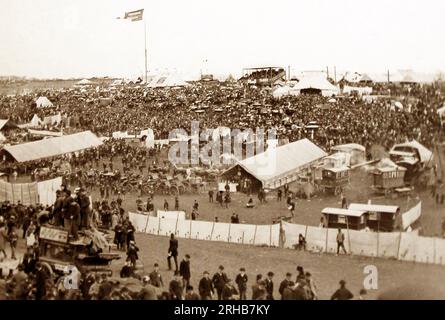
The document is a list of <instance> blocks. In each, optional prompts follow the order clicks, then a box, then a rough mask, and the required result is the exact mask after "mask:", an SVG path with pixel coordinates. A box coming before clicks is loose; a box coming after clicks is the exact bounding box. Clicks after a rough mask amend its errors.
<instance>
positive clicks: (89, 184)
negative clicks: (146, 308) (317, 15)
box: [0, 83, 443, 300]
mask: <svg viewBox="0 0 445 320" xmlns="http://www.w3.org/2000/svg"><path fill="white" fill-rule="evenodd" d="M376 89H377V91H378V92H380V93H381V92H390V93H391V95H392V96H394V97H397V99H398V100H400V101H401V102H402V103H403V104H405V105H409V109H410V110H409V111H407V110H398V109H393V108H392V106H391V103H390V102H388V101H387V100H378V99H377V100H375V101H373V102H366V101H363V100H362V99H361V98H360V97H358V96H343V97H338V98H337V99H336V101H335V102H329V101H328V100H329V98H327V97H321V96H314V95H301V96H298V97H294V96H292V97H291V96H289V97H283V98H282V99H274V98H273V97H272V95H271V93H270V90H265V89H261V88H255V89H252V88H250V89H247V88H245V87H242V86H239V85H237V84H233V83H230V84H214V83H212V84H209V85H202V84H193V85H190V86H187V87H182V88H176V89H168V88H167V89H166V88H157V89H148V88H144V87H143V86H141V85H137V86H124V87H120V88H114V89H109V88H101V89H99V90H94V91H87V92H85V91H82V90H78V89H68V90H63V91H47V92H40V93H38V94H37V96H40V95H45V96H47V97H48V98H49V99H50V100H51V101H52V102H53V104H54V105H55V106H56V107H55V108H41V109H40V108H39V109H37V108H36V106H35V104H34V101H35V97H36V95H35V94H32V95H31V94H27V95H22V96H19V95H16V96H0V118H9V119H10V120H12V121H14V122H16V123H18V124H23V123H27V122H29V121H30V120H31V118H32V117H33V115H34V114H37V115H39V116H40V117H44V116H48V115H51V114H54V113H55V112H60V113H62V114H63V115H64V117H67V118H71V119H72V121H70V123H71V124H72V126H73V128H69V130H92V131H93V132H95V133H96V134H97V135H98V136H108V137H109V136H111V134H112V132H115V131H128V130H142V129H146V128H151V129H153V131H154V135H155V137H156V138H157V139H164V138H167V137H168V135H169V133H170V132H171V130H173V129H177V128H184V129H186V130H187V131H188V130H189V128H190V125H191V121H194V120H198V121H200V127H201V128H218V127H222V126H223V127H229V128H239V129H246V128H256V127H258V128H275V129H276V130H277V133H278V138H283V139H288V140H289V141H290V142H291V141H295V140H298V139H301V138H304V137H308V138H310V139H311V140H313V141H314V142H315V143H316V144H317V145H319V146H321V147H323V148H325V149H326V150H327V151H329V148H330V147H332V146H333V145H337V144H342V143H350V142H351V143H360V144H362V145H364V146H365V147H366V148H367V150H368V149H369V147H370V146H372V145H373V144H379V145H382V146H383V147H385V148H387V149H388V148H390V147H391V146H392V145H393V144H394V143H397V142H401V141H404V140H405V139H408V138H415V139H417V140H418V141H419V142H421V143H422V144H424V145H426V146H429V147H431V146H432V144H433V143H435V142H436V141H438V140H440V139H443V130H442V124H441V122H440V119H439V117H438V116H437V113H436V108H437V106H438V105H440V104H441V103H442V102H443V92H442V90H440V89H439V88H438V87H436V86H435V85H422V86H420V85H411V86H410V87H409V90H408V89H407V88H406V87H400V86H394V85H386V86H385V85H380V86H379V87H377V88H376ZM400 96H403V97H404V98H400ZM104 99H109V101H110V102H109V103H104ZM191 107H193V108H191ZM196 110H200V111H203V110H204V112H196ZM364 119H366V121H364ZM314 121H315V122H316V123H317V126H316V127H317V128H316V129H309V128H306V125H307V124H308V123H310V122H314ZM60 126H61V127H63V126H65V124H60ZM68 132H69V131H68ZM159 152H160V151H159V150H156V149H153V150H148V149H147V148H144V147H141V146H140V145H136V144H129V143H126V142H125V141H124V140H116V139H108V140H107V141H106V142H105V143H104V144H103V145H102V146H100V147H97V148H94V149H91V150H86V151H84V152H82V153H80V154H78V155H70V156H69V157H68V156H61V157H58V158H53V159H49V160H48V159H42V160H37V161H32V162H28V163H6V162H2V163H1V165H0V170H1V171H2V172H6V173H7V174H8V175H11V176H13V177H17V176H20V175H27V176H30V177H31V179H32V180H33V181H40V180H43V179H47V178H51V177H55V176H60V175H62V176H63V177H64V185H65V186H74V185H76V186H79V187H78V188H76V189H75V190H74V191H73V192H71V191H70V190H69V189H68V188H66V187H64V188H62V189H61V190H59V191H58V193H57V200H56V202H55V203H54V205H52V206H39V205H31V206H25V205H22V204H20V203H17V204H13V203H9V202H7V201H6V202H4V203H3V204H2V206H1V208H0V258H1V259H2V260H4V259H5V258H7V256H6V247H9V248H10V249H9V250H10V252H11V257H10V258H11V259H12V260H17V255H16V251H17V246H18V243H19V242H20V241H22V240H21V238H23V239H24V240H23V241H24V242H25V247H26V253H25V254H24V256H23V258H21V259H20V261H19V263H18V266H17V270H8V271H6V270H1V269H0V277H2V278H6V280H4V279H0V296H1V295H2V294H3V295H5V296H6V297H7V298H10V299H47V300H51V299H98V300H107V299H111V300H112V299H174V300H209V299H219V300H235V299H240V300H245V299H248V298H251V299H253V300H273V299H282V300H315V299H318V298H319V295H318V289H317V285H316V284H315V280H314V278H313V276H312V275H311V273H310V272H307V271H305V270H304V269H303V267H301V266H299V267H298V268H297V273H298V275H297V276H296V279H295V280H294V278H293V275H292V274H291V273H287V274H286V275H285V277H284V279H283V280H282V281H280V284H279V290H278V292H279V296H276V291H275V290H274V281H275V275H274V273H273V271H269V272H268V273H267V274H266V275H265V276H264V275H262V274H258V275H256V277H255V280H254V281H251V282H249V279H250V278H249V275H248V274H247V271H246V269H245V268H240V269H239V273H238V274H236V275H233V279H232V278H231V277H229V276H228V275H227V274H226V273H225V272H224V266H222V265H221V266H220V267H219V268H218V270H217V271H216V272H215V273H214V274H213V275H212V276H211V274H210V272H208V271H206V272H204V273H203V274H202V278H201V279H200V281H199V286H198V287H197V288H196V289H195V288H194V287H193V286H192V285H191V281H190V280H191V257H190V255H188V254H186V255H184V258H183V260H182V261H180V262H178V246H179V244H178V240H177V239H175V237H174V235H172V236H171V239H170V246H169V250H168V258H167V263H168V267H169V269H173V268H172V267H173V266H172V260H173V262H174V265H175V266H174V267H175V270H172V271H171V272H173V279H172V280H171V281H170V282H169V283H168V285H167V283H164V281H163V279H162V276H161V274H160V272H159V265H158V264H155V265H154V267H153V268H154V269H153V271H152V272H151V273H150V274H149V275H146V274H140V270H138V265H137V262H138V260H139V255H140V252H139V248H138V246H137V245H136V240H135V236H134V233H135V228H134V226H132V224H131V222H130V221H129V218H128V214H127V212H126V210H125V209H124V207H123V199H124V197H125V194H126V193H127V192H137V193H138V195H139V198H140V197H142V196H148V200H147V203H146V208H143V209H146V211H152V210H153V207H152V206H153V205H152V202H151V200H150V198H152V197H153V194H152V193H153V192H154V191H156V189H157V188H159V185H157V184H156V183H151V182H154V181H155V180H156V179H158V178H159V177H158V178H155V175H156V176H159V175H160V176H161V177H162V176H164V177H166V176H167V175H171V176H173V175H174V174H175V172H174V170H175V168H174V167H173V166H172V165H171V164H170V163H165V162H164V163H163V162H162V161H160V160H159V158H160V157H159ZM117 159H119V160H120V161H121V164H122V165H121V166H119V167H120V168H116V164H115V163H116V160H117ZM148 185H150V186H151V188H149V187H147V188H146V189H145V187H146V186H148ZM228 187H229V186H228V184H227V185H226V188H225V191H220V192H219V191H218V192H217V193H216V194H214V193H213V190H210V191H209V193H208V196H209V202H213V198H214V196H215V200H216V202H217V203H219V205H220V206H225V207H226V208H228V204H229V203H230V202H231V199H230V192H229V190H227V188H228ZM89 192H99V194H100V197H98V198H100V200H95V201H92V200H91V199H90V198H89V196H88V193H89ZM280 192H281V190H280ZM284 196H285V197H287V196H288V193H287V191H286V190H285V192H284ZM279 199H280V200H281V193H280V194H279ZM139 200H140V199H139ZM259 201H260V202H265V201H266V195H265V193H264V194H262V193H260V194H259ZM140 202H142V201H140ZM165 202H166V201H165ZM287 205H288V207H289V210H290V211H291V214H292V215H293V212H294V209H295V203H293V202H292V201H289V199H288V201H287ZM150 206H151V207H150ZM246 206H247V207H251V208H253V207H254V204H253V199H252V198H250V199H249V202H248V203H247V205H246ZM342 206H343V204H342ZM164 208H165V209H168V203H166V204H164ZM178 208H179V200H178V198H176V200H175V209H178ZM198 216H199V210H198V204H197V202H195V205H194V206H193V211H192V219H197V217H198ZM231 221H232V222H233V223H239V217H238V215H237V214H236V213H234V214H233V215H232V217H231ZM45 224H51V225H53V226H56V227H60V228H65V229H66V230H67V231H68V233H69V237H70V239H71V240H73V241H76V240H77V239H78V238H79V231H80V230H82V229H84V230H85V229H87V228H90V227H93V228H98V227H101V228H103V229H104V230H108V231H112V234H113V239H112V242H113V243H114V244H115V245H116V249H117V250H118V251H123V252H125V254H126V262H125V265H124V266H123V267H122V269H121V271H120V276H121V278H122V279H124V278H132V279H135V281H137V282H138V283H139V284H140V286H141V289H140V290H138V292H131V290H129V288H128V287H126V286H122V285H116V283H115V282H113V281H112V280H111V279H109V278H108V276H107V275H105V274H102V275H96V276H95V275H91V274H89V275H85V274H84V275H82V277H81V278H80V279H79V281H80V282H79V287H78V288H76V289H72V288H66V286H64V285H63V284H64V280H63V279H64V277H69V276H70V275H68V274H65V275H63V276H62V277H59V278H55V277H53V276H51V275H50V274H48V270H46V269H45V267H44V266H43V265H42V263H40V261H39V254H40V253H39V231H40V228H41V226H42V225H45ZM343 241H344V236H342V234H341V230H339V234H338V235H337V244H338V250H337V253H339V251H340V249H342V250H343V251H344V252H345V253H346V250H345V248H344V245H343ZM299 246H300V247H301V248H304V246H305V240H304V238H303V239H300V238H299ZM5 272H6V274H5ZM280 280H281V279H280ZM249 285H251V289H252V296H251V297H247V288H248V286H249ZM365 294H366V291H365V290H362V291H360V293H359V294H358V296H359V299H362V298H364V296H365ZM353 297H354V294H352V293H351V292H350V291H349V290H348V289H347V288H346V283H345V281H344V280H342V281H340V288H339V289H338V290H337V291H335V292H334V293H333V295H332V297H331V298H332V299H338V300H346V299H352V298H353Z"/></svg>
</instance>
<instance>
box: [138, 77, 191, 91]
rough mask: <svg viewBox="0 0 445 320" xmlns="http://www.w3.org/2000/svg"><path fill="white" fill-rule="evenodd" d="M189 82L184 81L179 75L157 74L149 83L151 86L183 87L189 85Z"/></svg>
mask: <svg viewBox="0 0 445 320" xmlns="http://www.w3.org/2000/svg"><path fill="white" fill-rule="evenodd" d="M187 85H188V83H187V82H185V81H184V79H183V78H182V77H180V76H179V75H174V74H169V75H160V76H155V77H153V79H152V80H151V81H150V82H149V83H148V85H147V86H148V87H149V88H164V87H183V86H187Z"/></svg>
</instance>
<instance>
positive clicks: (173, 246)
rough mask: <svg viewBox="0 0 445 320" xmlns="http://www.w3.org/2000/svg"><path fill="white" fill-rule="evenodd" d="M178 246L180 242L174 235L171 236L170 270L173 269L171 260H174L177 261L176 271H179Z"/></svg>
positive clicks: (169, 250)
mask: <svg viewBox="0 0 445 320" xmlns="http://www.w3.org/2000/svg"><path fill="white" fill-rule="evenodd" d="M178 245H179V244H178V240H177V239H175V235H174V234H173V233H172V234H171V235H170V245H169V247H168V258H167V262H168V270H171V269H172V266H171V262H170V259H171V258H173V260H174V261H175V267H176V269H175V270H176V271H178Z"/></svg>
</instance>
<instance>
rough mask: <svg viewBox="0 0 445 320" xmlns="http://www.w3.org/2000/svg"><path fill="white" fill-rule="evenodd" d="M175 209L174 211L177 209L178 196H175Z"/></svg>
mask: <svg viewBox="0 0 445 320" xmlns="http://www.w3.org/2000/svg"><path fill="white" fill-rule="evenodd" d="M175 210H176V211H178V210H179V198H178V196H176V197H175Z"/></svg>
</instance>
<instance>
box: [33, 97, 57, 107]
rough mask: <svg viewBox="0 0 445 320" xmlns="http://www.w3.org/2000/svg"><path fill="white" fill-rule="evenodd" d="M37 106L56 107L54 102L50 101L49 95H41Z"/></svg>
mask: <svg viewBox="0 0 445 320" xmlns="http://www.w3.org/2000/svg"><path fill="white" fill-rule="evenodd" d="M36 105H37V108H51V107H54V105H53V103H52V102H51V101H49V99H48V98H47V97H39V98H38V99H37V100H36Z"/></svg>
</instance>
